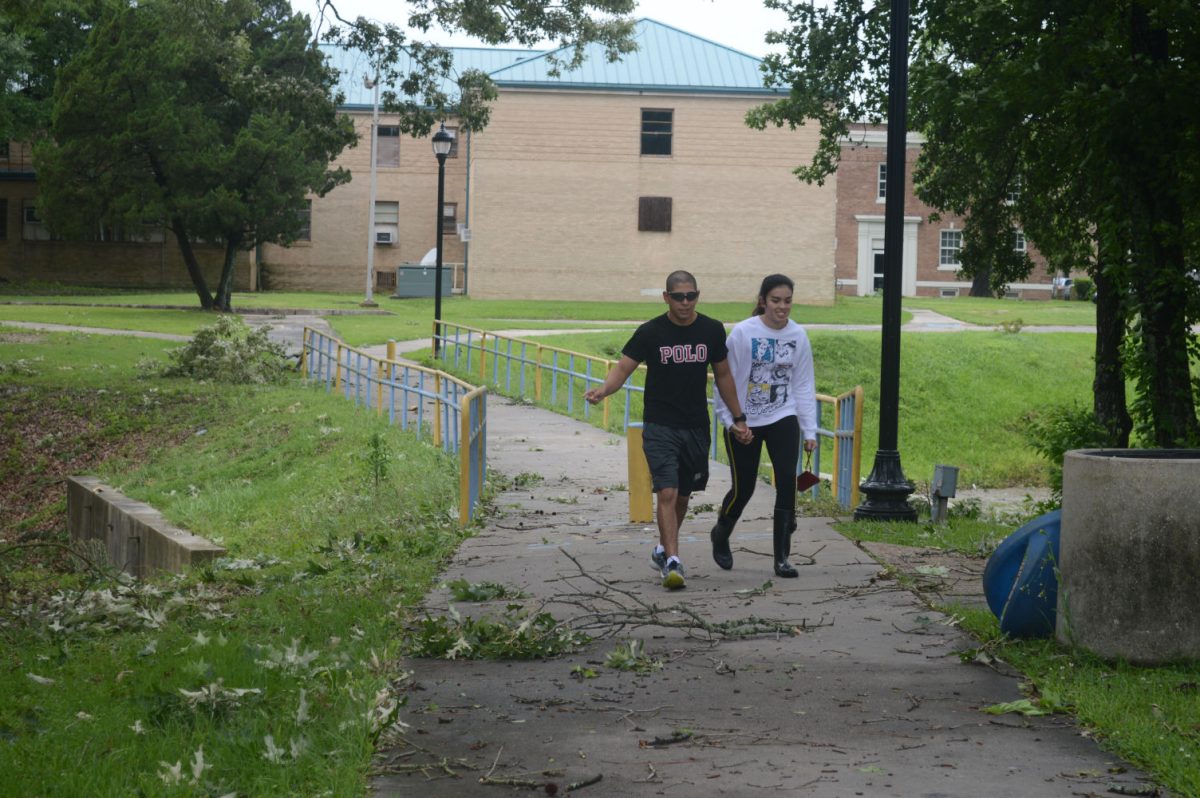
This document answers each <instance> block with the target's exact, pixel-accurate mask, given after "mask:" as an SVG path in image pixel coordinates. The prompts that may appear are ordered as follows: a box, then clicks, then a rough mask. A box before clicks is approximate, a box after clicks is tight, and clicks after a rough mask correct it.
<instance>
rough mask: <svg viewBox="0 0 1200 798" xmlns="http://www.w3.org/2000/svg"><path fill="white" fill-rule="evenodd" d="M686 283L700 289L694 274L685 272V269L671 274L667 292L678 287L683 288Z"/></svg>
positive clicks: (668, 278)
mask: <svg viewBox="0 0 1200 798" xmlns="http://www.w3.org/2000/svg"><path fill="white" fill-rule="evenodd" d="M684 283H691V284H692V285H694V286H695V287H696V288H699V287H700V283H698V282H696V278H695V277H694V276H692V273H691V272H685V271H684V270H683V269H680V270H679V271H677V272H671V273H670V274H668V275H667V290H668V291H672V290H674V289H675V288H676V287H678V286H681V285H683V284H684Z"/></svg>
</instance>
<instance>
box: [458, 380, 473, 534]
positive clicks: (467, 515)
mask: <svg viewBox="0 0 1200 798" xmlns="http://www.w3.org/2000/svg"><path fill="white" fill-rule="evenodd" d="M458 407H459V410H458V419H459V426H458V525H459V526H466V525H467V524H469V523H470V522H471V455H472V454H473V453H474V449H475V442H474V441H473V440H471V398H470V394H468V395H467V396H464V397H463V398H462V401H461V402H459V405H458Z"/></svg>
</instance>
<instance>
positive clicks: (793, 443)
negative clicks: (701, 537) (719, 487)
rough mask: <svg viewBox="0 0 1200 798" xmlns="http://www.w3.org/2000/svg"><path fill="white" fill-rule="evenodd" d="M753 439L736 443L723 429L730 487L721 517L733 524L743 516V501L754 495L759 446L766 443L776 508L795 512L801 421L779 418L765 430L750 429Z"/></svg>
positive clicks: (728, 432) (760, 455) (762, 428)
mask: <svg viewBox="0 0 1200 798" xmlns="http://www.w3.org/2000/svg"><path fill="white" fill-rule="evenodd" d="M751 431H752V432H753V433H754V440H752V441H751V442H750V443H746V444H742V443H738V442H737V440H736V439H735V438H734V437H733V434H732V433H731V432H730V431H729V430H728V429H726V430H725V452H726V454H728V455H729V470H730V472H731V473H732V475H733V487H732V488H731V489H730V490H729V493H726V494H725V498H724V500H722V502H721V517H722V518H726V519H728V520H730V521H736V520H738V519H739V518H741V517H742V510H744V509H746V502H748V501H750V497H751V496H753V495H754V484H755V483H756V482H758V462H759V460H760V459H761V458H762V445H763V442H764V441H765V442H766V444H767V454H769V455H771V465H772V467H773V468H774V469H775V509H776V510H787V511H789V512H795V511H796V462H797V461H798V460H799V459H800V422H799V420H798V419H797V418H796V417H795V416H787V417H786V418H781V419H779V420H778V421H776V422H775V423H773V424H768V425H767V426H765V427H752V428H751Z"/></svg>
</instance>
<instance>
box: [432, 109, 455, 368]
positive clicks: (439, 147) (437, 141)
mask: <svg viewBox="0 0 1200 798" xmlns="http://www.w3.org/2000/svg"><path fill="white" fill-rule="evenodd" d="M453 146H454V135H453V134H452V133H451V132H450V131H448V130H446V126H445V125H444V124H443V125H442V126H441V127H439V128H438V131H437V132H436V133H434V134H433V154H434V155H436V156H437V162H438V201H437V266H435V267H434V268H436V269H437V271H436V272H435V273H434V277H433V319H434V323H435V324H436V325H437V326H435V327H434V330H433V356H434V357H435V358H436V357H437V356H438V349H439V348H440V347H439V345H438V343H439V337H440V336H441V334H442V328H441V321H442V225H443V224H444V222H445V220H446V214H445V207H444V205H445V202H446V156H447V155H449V154H450V148H451V147H453Z"/></svg>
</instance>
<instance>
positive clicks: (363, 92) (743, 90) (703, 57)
mask: <svg viewBox="0 0 1200 798" xmlns="http://www.w3.org/2000/svg"><path fill="white" fill-rule="evenodd" d="M633 38H634V41H635V42H636V43H637V50H635V51H634V52H632V53H627V54H625V55H624V56H622V57H621V59H620V60H619V61H613V62H609V61H608V59H607V57H606V56H605V54H604V47H603V46H602V45H600V44H595V43H593V44H589V45H588V46H587V47H585V48H584V52H585V55H586V58H585V60H584V62H583V64H581V65H580V66H579V68H578V69H573V70H567V69H563V70H561V71H560V73H559V74H558V75H557V76H551V75H550V69H551V65H550V63H549V61H548V60H547V56H548V55H551V54H554V55H557V56H560V57H561V58H563V59H564V60H565V59H569V58H570V57H571V55H572V53H571V48H570V46H567V47H562V48H558V49H555V50H526V49H519V48H505V47H448V48H446V49H448V50H449V51H450V52H451V53H452V54H453V56H454V72H455V73H456V74H458V73H461V72H463V71H464V70H467V69H479V70H482V71H483V72H486V73H488V74H489V75H490V76H491V78H492V80H494V81H495V82H496V85H498V86H500V87H501V88H505V87H508V88H541V89H592V90H602V91H658V92H688V93H700V94H777V93H778V90H775V89H768V88H765V87H764V86H763V81H762V70H761V65H762V60H761V59H759V58H755V57H754V56H752V55H747V54H746V53H743V52H741V51H739V50H734V49H733V48H732V47H726V46H725V45H723V44H717V43H716V42H713V41H709V40H708V39H705V38H703V37H701V36H696V35H693V34H691V33H687V32H686V31H682V30H679V29H678V28H674V27H671V26H670V25H665V24H663V23H661V22H658V21H656V20H653V19H640V20H638V21H637V23H636V24H635V26H634V36H633ZM321 50H322V51H323V52H324V53H325V54H326V55H327V56H328V58H329V63H330V65H331V66H333V67H335V68H336V69H337V70H338V72H339V75H340V78H339V80H338V85H337V89H338V90H339V91H341V92H342V93H343V94H344V95H345V97H346V99H345V102H344V103H343V107H347V108H370V107H371V106H372V103H373V101H374V98H373V96H372V94H373V93H372V91H371V90H370V89H367V88H365V87H364V86H363V78H364V77H365V76H366V75H367V74H368V70H369V69H370V62H369V61H368V59H367V56H366V54H364V53H363V52H361V51H359V50H349V49H346V48H344V47H338V46H336V45H329V44H324V45H321ZM409 66H410V65H409V64H407V63H401V64H399V65H398V68H399V70H400V71H401V72H402V73H404V72H406V71H407V69H408V68H409ZM456 88H457V87H456V86H455V85H454V84H453V81H452V80H447V81H445V82H444V84H443V87H442V89H443V91H445V92H446V93H447V94H448V95H451V96H453V95H454V93H455V91H456Z"/></svg>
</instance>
